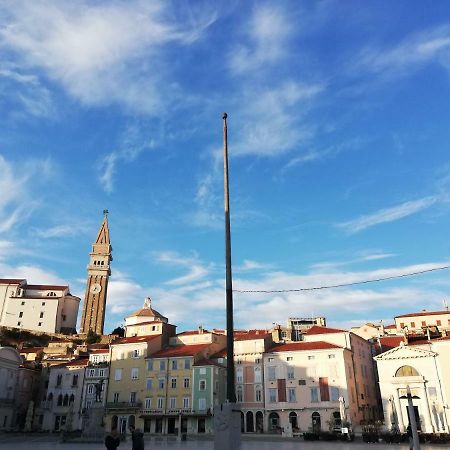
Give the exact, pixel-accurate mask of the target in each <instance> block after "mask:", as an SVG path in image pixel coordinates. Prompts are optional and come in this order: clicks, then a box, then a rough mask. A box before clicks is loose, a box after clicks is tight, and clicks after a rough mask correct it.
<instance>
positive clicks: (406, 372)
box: [395, 366, 419, 377]
mask: <svg viewBox="0 0 450 450" xmlns="http://www.w3.org/2000/svg"><path fill="white" fill-rule="evenodd" d="M395 376H396V377H418V376H419V372H417V370H416V369H414V367H411V366H402V367H400V369H398V370H397V372H395Z"/></svg>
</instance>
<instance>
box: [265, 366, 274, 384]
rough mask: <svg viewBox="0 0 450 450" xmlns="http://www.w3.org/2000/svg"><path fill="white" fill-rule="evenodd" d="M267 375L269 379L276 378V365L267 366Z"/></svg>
mask: <svg viewBox="0 0 450 450" xmlns="http://www.w3.org/2000/svg"><path fill="white" fill-rule="evenodd" d="M267 377H268V378H269V381H274V380H275V366H269V367H268V368H267Z"/></svg>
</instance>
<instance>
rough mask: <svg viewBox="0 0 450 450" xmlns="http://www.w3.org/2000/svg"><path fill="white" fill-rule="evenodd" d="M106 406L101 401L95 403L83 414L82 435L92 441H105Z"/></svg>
mask: <svg viewBox="0 0 450 450" xmlns="http://www.w3.org/2000/svg"><path fill="white" fill-rule="evenodd" d="M104 415H105V408H104V407H103V405H102V404H101V403H94V404H93V405H92V406H91V407H90V408H89V409H88V410H87V411H86V412H85V413H84V414H83V431H82V433H81V436H82V437H83V438H84V439H87V440H92V441H99V442H101V441H103V439H104V437H105V425H104V421H103V417H104Z"/></svg>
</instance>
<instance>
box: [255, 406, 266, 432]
mask: <svg viewBox="0 0 450 450" xmlns="http://www.w3.org/2000/svg"><path fill="white" fill-rule="evenodd" d="M263 431H264V414H263V413H262V412H261V411H257V412H256V432H257V433H262V432H263Z"/></svg>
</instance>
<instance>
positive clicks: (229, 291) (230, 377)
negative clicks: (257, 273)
mask: <svg viewBox="0 0 450 450" xmlns="http://www.w3.org/2000/svg"><path fill="white" fill-rule="evenodd" d="M222 118H223V183H224V201H225V266H226V287H225V289H226V298H227V400H228V401H229V402H230V403H236V390H235V386H234V327H233V281H232V275H231V227H230V193H229V188H228V129H227V113H223V116H222Z"/></svg>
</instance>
